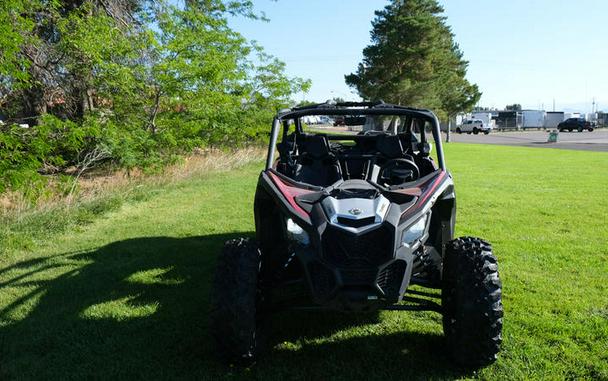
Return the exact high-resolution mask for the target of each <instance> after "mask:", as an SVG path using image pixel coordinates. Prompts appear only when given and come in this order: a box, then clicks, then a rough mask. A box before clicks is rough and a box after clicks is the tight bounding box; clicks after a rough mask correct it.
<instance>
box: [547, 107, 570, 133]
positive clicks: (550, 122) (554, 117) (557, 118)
mask: <svg viewBox="0 0 608 381" xmlns="http://www.w3.org/2000/svg"><path fill="white" fill-rule="evenodd" d="M565 119H566V118H565V116H564V112H563V111H547V114H546V115H545V124H544V127H545V128H546V129H549V130H552V129H554V128H557V126H558V125H559V124H560V123H561V122H563V121H564V120H565Z"/></svg>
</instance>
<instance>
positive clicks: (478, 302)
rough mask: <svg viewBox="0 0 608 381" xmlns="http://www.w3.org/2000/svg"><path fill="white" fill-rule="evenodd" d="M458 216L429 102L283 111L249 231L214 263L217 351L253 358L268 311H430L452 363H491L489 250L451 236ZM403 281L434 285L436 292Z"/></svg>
mask: <svg viewBox="0 0 608 381" xmlns="http://www.w3.org/2000/svg"><path fill="white" fill-rule="evenodd" d="M318 116H324V118H312V117H318ZM304 117H307V119H306V120H307V121H308V120H321V121H323V120H324V121H326V122H328V123H326V124H324V125H314V126H313V125H306V124H305V123H304V122H303V119H304ZM335 120H339V121H340V123H335V122H334V123H332V121H335ZM433 148H434V152H432V149H433ZM277 153H278V155H277ZM277 156H278V157H277ZM433 156H434V157H435V159H434V158H433ZM455 217H456V194H455V191H454V182H453V180H452V176H451V174H450V173H449V172H448V169H447V167H446V162H445V158H444V154H443V150H442V146H441V133H440V127H439V122H438V120H437V117H436V116H435V115H434V114H433V113H432V112H431V111H428V110H421V109H414V108H409V107H402V106H396V105H389V104H385V103H382V102H378V103H371V102H357V103H354V102H348V103H338V104H336V103H325V104H318V105H313V106H308V107H301V108H294V109H290V110H286V111H284V112H280V113H279V114H278V115H277V117H276V118H275V119H274V123H273V126H272V132H271V138H270V146H269V148H268V157H267V160H266V168H265V169H264V170H263V171H262V173H261V174H260V177H259V181H258V185H257V189H256V194H255V226H256V239H255V240H253V239H246V238H241V239H234V240H230V241H228V242H226V245H225V247H224V249H223V251H222V253H221V255H220V256H219V259H218V263H217V269H216V272H215V277H214V281H213V285H212V295H211V311H210V334H211V336H212V338H213V340H214V342H215V345H216V347H217V349H218V351H219V352H220V353H221V354H223V355H224V356H225V357H226V358H227V359H228V360H229V361H231V362H239V363H250V362H252V361H253V360H254V359H255V358H256V356H257V355H258V352H259V350H260V348H259V347H260V345H259V343H260V339H261V335H264V332H263V329H262V327H263V326H264V324H263V322H264V320H265V319H267V318H268V314H270V313H272V312H274V311H278V310H283V309H309V308H310V309H319V310H322V309H329V310H338V311H344V312H352V313H356V312H364V311H375V310H381V309H382V310H399V311H401V310H432V311H437V312H440V313H442V314H443V330H444V333H445V337H446V345H447V348H448V349H449V352H450V354H451V355H452V356H453V358H454V359H455V360H456V362H457V363H459V364H461V365H465V366H483V365H487V364H489V363H491V362H493V361H494V360H495V359H496V356H497V354H498V351H499V347H500V344H501V331H502V317H503V307H502V302H501V282H500V279H499V276H498V268H497V262H496V257H495V256H494V254H493V253H492V246H491V245H490V244H489V243H488V242H486V241H484V240H482V239H479V238H473V237H464V238H457V239H454V237H453V235H454V224H455V220H456V219H455ZM412 285H417V286H423V287H428V288H433V289H440V290H441V298H440V299H441V301H440V302H439V301H433V300H432V298H431V300H430V299H429V297H428V294H429V293H427V292H425V291H424V290H420V287H417V288H415V289H413V290H412V289H410V288H409V287H410V286H412ZM430 294H431V295H433V294H432V293H430ZM422 295H424V296H422ZM437 299H439V298H437ZM319 313H322V312H319Z"/></svg>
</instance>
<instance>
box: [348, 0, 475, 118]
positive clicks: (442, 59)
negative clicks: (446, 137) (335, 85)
mask: <svg viewBox="0 0 608 381" xmlns="http://www.w3.org/2000/svg"><path fill="white" fill-rule="evenodd" d="M371 40H372V44H371V45H369V46H367V47H366V48H365V49H364V50H363V56H364V58H363V62H361V63H360V64H359V67H358V69H357V72H356V73H353V74H350V75H347V76H346V77H345V79H346V83H347V84H348V85H349V86H351V87H354V88H356V89H357V91H358V92H359V95H360V96H361V97H362V98H364V99H368V100H383V101H385V102H391V103H397V104H402V105H408V106H413V107H424V108H429V109H432V110H434V111H435V112H436V113H437V114H438V115H439V117H440V118H446V117H447V116H448V115H453V114H455V113H457V112H459V111H468V110H470V109H471V107H473V105H475V103H476V102H477V101H478V100H479V98H480V96H481V93H480V92H479V89H478V87H477V85H473V84H471V83H469V82H468V81H467V79H466V78H465V75H466V71H467V65H468V62H467V61H465V60H464V59H463V55H462V52H461V51H460V48H459V47H458V45H457V44H456V43H455V42H454V34H453V33H452V31H451V29H450V27H449V26H448V25H447V24H446V17H445V16H443V8H442V7H441V6H440V5H439V4H438V3H437V1H436V0H392V1H391V3H390V4H389V5H387V6H386V7H385V8H384V9H383V10H380V11H376V18H375V19H374V21H373V22H372V31H371Z"/></svg>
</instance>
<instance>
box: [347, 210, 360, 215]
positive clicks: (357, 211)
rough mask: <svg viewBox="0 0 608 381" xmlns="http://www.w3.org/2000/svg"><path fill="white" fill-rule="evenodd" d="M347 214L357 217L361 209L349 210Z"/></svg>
mask: <svg viewBox="0 0 608 381" xmlns="http://www.w3.org/2000/svg"><path fill="white" fill-rule="evenodd" d="M348 213H350V214H352V215H353V216H358V215H359V214H361V209H359V208H352V209H351V210H349V211H348Z"/></svg>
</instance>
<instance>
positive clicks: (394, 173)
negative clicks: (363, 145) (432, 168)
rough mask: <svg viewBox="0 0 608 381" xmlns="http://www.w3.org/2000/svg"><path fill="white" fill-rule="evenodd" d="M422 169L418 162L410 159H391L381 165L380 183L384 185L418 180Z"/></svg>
mask: <svg viewBox="0 0 608 381" xmlns="http://www.w3.org/2000/svg"><path fill="white" fill-rule="evenodd" d="M419 177H420V169H418V166H417V165H416V163H414V162H413V161H412V160H408V159H402V158H400V159H391V160H389V161H387V162H386V163H385V164H384V165H383V166H382V167H380V175H379V176H378V183H379V184H381V185H384V186H390V185H398V184H403V183H406V182H408V181H414V180H417V179H418V178H419Z"/></svg>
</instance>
